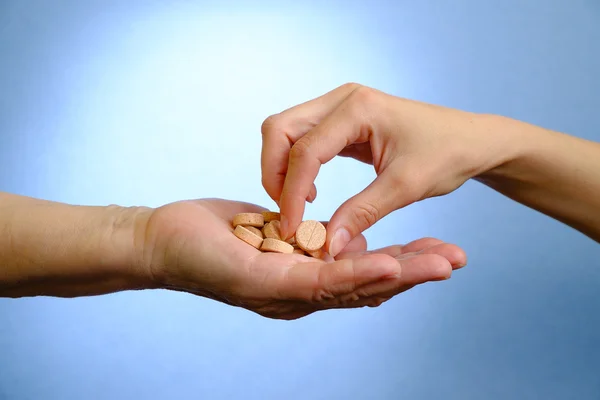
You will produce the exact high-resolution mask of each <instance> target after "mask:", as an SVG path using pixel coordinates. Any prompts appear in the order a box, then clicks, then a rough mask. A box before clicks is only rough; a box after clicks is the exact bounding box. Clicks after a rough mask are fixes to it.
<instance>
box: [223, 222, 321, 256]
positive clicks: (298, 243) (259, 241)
mask: <svg viewBox="0 0 600 400" xmlns="http://www.w3.org/2000/svg"><path fill="white" fill-rule="evenodd" d="M233 228H234V230H233V234H234V235H235V236H237V237H238V238H239V239H241V240H243V241H244V242H246V243H248V244H249V245H251V246H253V247H255V248H257V249H259V250H260V251H264V252H274V253H284V254H292V253H297V254H303V255H309V256H311V257H316V258H322V256H323V250H322V248H323V246H324V245H325V236H326V230H325V226H323V224H322V223H320V222H319V221H313V220H310V221H302V222H301V223H300V225H299V226H298V229H296V233H295V234H294V236H292V237H291V238H289V239H288V240H285V241H284V240H283V239H282V237H281V233H280V230H279V228H280V215H279V213H278V212H274V211H263V212H262V213H260V214H259V213H241V214H236V215H235V216H234V217H233Z"/></svg>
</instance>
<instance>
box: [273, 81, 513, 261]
mask: <svg viewBox="0 0 600 400" xmlns="http://www.w3.org/2000/svg"><path fill="white" fill-rule="evenodd" d="M481 118H482V117H481V116H477V115H475V114H472V113H467V112H463V111H458V110H453V109H449V108H444V107H438V106H434V105H429V104H424V103H419V102H415V101H410V100H406V99H402V98H398V97H394V96H390V95H387V94H385V93H382V92H380V91H377V90H374V89H371V88H368V87H365V86H360V85H357V84H347V85H344V86H341V87H339V88H337V89H335V90H333V91H331V92H329V93H327V94H325V95H323V96H321V97H319V98H316V99H314V100H312V101H309V102H307V103H304V104H301V105H298V106H296V107H293V108H291V109H288V110H286V111H284V112H282V113H280V114H277V115H273V116H271V117H269V118H268V119H267V120H266V121H265V122H264V123H263V126H262V133H263V147H262V182H263V186H264V187H265V189H266V191H267V193H268V194H269V196H270V197H271V198H272V199H273V200H275V201H276V202H277V203H278V205H279V207H280V210H281V214H282V223H281V230H282V235H284V236H285V237H286V238H288V237H289V236H291V235H292V234H293V233H294V232H295V230H296V228H297V227H298V225H299V223H300V222H301V220H302V216H303V213H304V205H305V203H304V202H305V200H308V201H311V202H312V201H313V200H314V199H315V197H316V188H315V187H314V180H315V178H316V176H317V174H318V172H319V169H320V167H321V165H322V164H325V163H327V162H328V161H330V160H331V159H332V158H334V157H335V156H336V155H340V156H345V157H352V158H355V159H357V160H359V161H362V162H364V163H368V164H372V165H373V166H374V167H375V171H376V173H377V178H376V179H375V180H374V181H373V182H372V183H371V184H370V185H369V186H368V187H367V188H366V189H364V190H363V191H362V192H360V193H359V194H357V195H356V196H354V197H352V198H351V199H349V200H348V201H346V202H345V203H344V204H342V205H341V206H340V207H339V209H338V210H337V211H336V212H335V213H334V215H333V216H332V218H331V221H330V223H329V227H328V229H327V242H326V250H328V252H329V253H330V254H332V255H336V254H338V253H339V252H340V251H341V249H343V248H344V247H345V246H346V244H347V243H348V242H349V241H350V240H351V239H352V238H354V237H356V236H357V235H358V234H359V233H361V232H363V231H364V230H365V229H367V228H369V227H370V226H371V225H373V224H374V223H375V222H376V221H378V220H379V219H381V218H383V217H384V216H386V215H387V214H389V213H390V212H392V211H394V210H396V209H399V208H402V207H405V206H407V205H409V204H411V203H414V202H416V201H419V200H422V199H425V198H428V197H434V196H440V195H444V194H447V193H449V192H451V191H453V190H455V189H457V188H458V187H459V186H461V185H462V184H463V183H464V182H465V181H466V180H468V179H469V178H471V177H473V176H476V175H478V174H480V173H481V172H483V171H486V170H489V169H491V168H493V167H494V166H496V165H499V164H501V163H502V162H503V161H504V160H505V157H506V155H507V154H509V153H510V151H509V149H508V147H510V146H509V144H508V141H507V140H506V139H503V138H502V137H501V136H496V137H492V136H490V135H486V133H487V132H486V130H485V129H484V128H482V125H481V122H480V121H481Z"/></svg>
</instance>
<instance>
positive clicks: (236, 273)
mask: <svg viewBox="0 0 600 400" xmlns="http://www.w3.org/2000/svg"><path fill="white" fill-rule="evenodd" d="M264 210H266V209H265V208H263V207H260V206H257V205H254V204H249V203H244V202H236V201H229V200H223V199H202V200H194V201H182V202H177V203H172V204H169V205H166V206H163V207H160V208H158V209H157V210H155V211H154V213H153V215H152V217H151V218H150V222H149V224H148V228H147V229H146V232H145V249H146V250H145V254H147V255H148V256H147V257H146V259H147V260H148V261H147V262H148V265H147V267H148V268H149V270H150V271H151V274H152V276H153V277H154V279H155V280H156V281H157V283H158V284H159V285H160V286H161V287H165V288H169V289H173V290H179V291H186V292H190V293H194V294H198V295H201V296H204V297H208V298H211V299H214V300H218V301H221V302H224V303H227V304H230V305H234V306H239V307H244V308H246V309H249V310H251V311H254V312H256V313H258V314H260V315H263V316H265V317H270V318H279V319H295V318H299V317H303V316H306V315H308V314H311V313H313V312H315V311H318V310H323V309H328V308H353V307H363V306H378V305H380V304H381V303H383V302H384V301H386V300H388V299H390V298H391V297H393V296H394V295H396V294H398V293H401V292H403V291H405V290H407V289H409V288H411V287H413V286H415V285H418V284H420V283H424V282H428V281H434V280H443V279H447V278H449V277H450V275H451V273H452V269H453V268H458V267H460V266H462V265H464V264H465V263H466V259H465V255H464V252H463V251H462V250H461V249H460V248H458V247H457V246H454V245H450V244H446V243H443V242H442V241H439V240H437V239H421V240H418V241H415V242H412V243H410V244H408V245H406V246H390V247H387V248H384V249H379V250H375V251H366V241H365V239H364V237H363V236H359V237H357V238H356V239H354V240H353V241H352V242H351V243H350V244H349V245H348V246H347V247H346V248H345V249H344V251H343V252H342V253H341V254H339V255H338V256H337V257H336V260H333V259H331V260H319V259H315V258H311V257H308V256H304V255H300V254H278V253H262V252H260V251H259V250H257V249H255V248H254V247H252V246H250V245H248V244H246V243H245V242H243V241H241V240H240V239H238V238H237V237H236V236H234V235H233V233H232V231H233V227H232V225H231V220H232V219H233V216H234V215H235V214H237V213H242V212H261V211H264Z"/></svg>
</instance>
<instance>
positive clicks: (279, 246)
mask: <svg viewBox="0 0 600 400" xmlns="http://www.w3.org/2000/svg"><path fill="white" fill-rule="evenodd" d="M260 249H261V250H262V251H271V252H274V253H284V254H292V253H293V252H294V246H292V245H291V244H289V243H286V242H284V241H282V240H277V239H273V238H266V239H265V240H263V242H262V245H261V246H260Z"/></svg>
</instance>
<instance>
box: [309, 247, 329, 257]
mask: <svg viewBox="0 0 600 400" xmlns="http://www.w3.org/2000/svg"><path fill="white" fill-rule="evenodd" d="M324 253H325V252H324V251H323V249H318V250H314V251H307V252H306V254H308V255H309V256H311V257H314V258H323V254H324Z"/></svg>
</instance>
